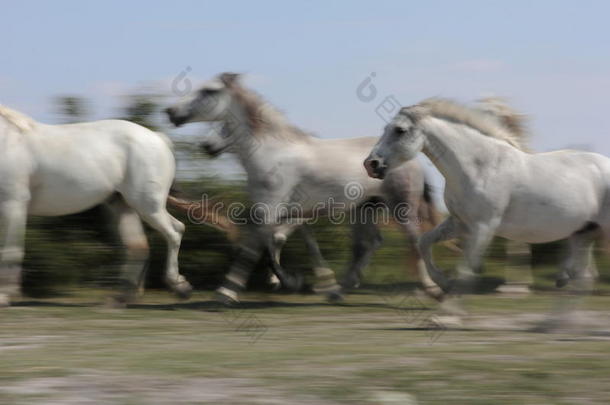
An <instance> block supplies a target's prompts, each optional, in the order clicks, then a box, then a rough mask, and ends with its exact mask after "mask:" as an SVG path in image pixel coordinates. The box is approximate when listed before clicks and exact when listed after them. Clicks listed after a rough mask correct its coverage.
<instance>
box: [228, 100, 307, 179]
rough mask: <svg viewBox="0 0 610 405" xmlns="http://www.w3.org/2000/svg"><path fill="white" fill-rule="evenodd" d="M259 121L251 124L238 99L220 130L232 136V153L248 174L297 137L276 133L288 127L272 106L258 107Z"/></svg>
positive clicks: (276, 154)
mask: <svg viewBox="0 0 610 405" xmlns="http://www.w3.org/2000/svg"><path fill="white" fill-rule="evenodd" d="M262 108H263V109H266V111H263V112H262V116H261V119H262V121H263V122H262V123H261V126H260V127H258V128H253V126H252V121H251V119H250V118H249V116H248V111H247V108H246V107H245V106H244V105H242V104H241V103H239V102H234V103H233V104H232V106H231V108H230V114H229V115H228V116H227V118H226V119H225V120H224V122H223V128H222V130H223V131H228V133H230V134H232V135H233V136H236V139H238V141H237V145H236V148H235V149H234V153H235V154H236V155H237V157H238V159H239V161H240V163H241V164H242V166H243V167H244V168H245V169H246V172H247V173H248V175H249V176H250V175H251V174H252V173H253V172H256V173H259V172H260V171H261V170H265V169H266V168H268V167H269V166H270V165H273V162H274V161H275V159H276V158H277V157H278V155H279V154H280V153H279V152H281V150H282V149H286V148H290V147H292V146H294V144H295V143H296V142H299V140H298V139H297V138H296V137H295V139H286V138H285V137H282V136H281V135H278V134H280V133H281V132H282V131H292V130H293V129H292V128H291V127H290V125H289V124H288V122H286V120H285V118H284V117H283V116H282V115H281V114H280V113H279V112H277V111H275V110H274V109H272V107H268V108H267V107H262Z"/></svg>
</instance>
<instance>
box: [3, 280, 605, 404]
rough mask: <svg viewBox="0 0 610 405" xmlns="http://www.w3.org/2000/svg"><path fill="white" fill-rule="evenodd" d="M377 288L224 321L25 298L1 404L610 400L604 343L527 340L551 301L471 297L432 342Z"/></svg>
mask: <svg viewBox="0 0 610 405" xmlns="http://www.w3.org/2000/svg"><path fill="white" fill-rule="evenodd" d="M379 291H380V290H364V291H361V292H359V293H358V294H353V295H351V296H349V298H348V300H347V301H346V303H345V304H343V305H329V304H326V303H325V302H324V301H323V300H322V299H321V297H318V296H314V295H285V294H263V293H252V294H247V295H245V296H244V299H245V305H244V307H243V308H238V309H231V310H221V311H219V310H218V308H217V307H216V306H215V305H213V304H212V303H211V301H210V293H197V294H195V296H194V297H193V299H192V300H191V301H190V302H183V303H176V302H175V301H174V300H173V298H172V297H171V296H170V295H168V294H166V293H164V292H155V291H150V292H148V293H147V294H146V295H145V297H144V298H143V299H142V300H141V302H139V303H138V304H137V305H133V306H131V307H130V308H128V309H122V310H115V309H107V308H105V307H103V306H101V305H99V303H101V302H103V297H104V295H105V294H106V291H96V290H77V291H75V292H74V293H73V294H70V295H69V296H66V297H62V298H54V299H44V300H23V301H21V302H17V305H16V306H14V307H11V308H8V309H5V310H2V312H1V313H0V356H1V357H0V358H1V359H2V361H0V403H2V404H4V403H6V404H13V403H15V404H28V403H35V402H38V403H46V402H53V401H55V402H54V403H69V402H70V401H72V402H73V403H82V402H84V400H85V399H87V398H94V399H96V400H97V401H98V402H105V403H118V404H148V403H199V404H201V403H210V404H212V403H214V404H225V403H226V404H233V403H234V404H249V403H252V404H274V403H290V404H341V403H354V404H383V403H408V401H409V400H412V399H414V398H415V399H416V401H417V403H421V404H437V403H438V404H442V403H447V402H449V401H450V402H451V403H454V404H516V403H519V404H521V403H523V404H541V403H544V404H575V403H599V404H605V403H608V402H609V401H610V386H608V384H607V377H608V375H610V361H608V355H609V354H610V345H609V344H608V339H609V338H608V337H607V336H606V335H605V334H587V333H586V332H582V333H579V332H571V333H565V334H540V333H531V332H527V327H528V326H529V324H528V323H527V322H526V321H524V320H523V319H522V317H524V316H525V315H528V316H529V315H531V318H532V319H534V318H535V317H536V316H542V314H544V313H545V311H547V310H548V309H549V308H551V306H552V302H553V299H554V298H555V297H553V296H551V295H533V296H530V297H527V298H515V299H511V298H506V297H501V296H496V295H476V296H471V297H468V299H467V307H468V308H469V309H470V310H471V312H472V318H471V319H472V323H471V326H469V327H468V328H467V329H463V330H447V331H444V332H443V333H436V332H435V331H434V330H429V329H425V328H423V326H425V323H424V322H423V321H425V319H427V318H428V317H429V316H431V315H433V314H434V313H435V312H434V303H432V302H431V301H427V300H426V299H425V298H422V299H414V298H413V297H411V296H410V295H409V294H410V293H409V292H408V291H392V293H391V294H392V295H384V294H385V293H382V292H379ZM609 305H610V297H605V296H594V297H590V298H588V299H587V300H586V302H585V303H584V306H583V308H582V309H583V310H585V309H586V310H587V311H586V312H583V313H585V314H587V316H589V317H593V320H594V321H593V323H594V327H596V328H598V329H599V328H602V329H603V328H604V327H605V326H607V322H608V319H609V317H608V315H607V310H606V308H608V306H609ZM524 319H525V318H524ZM527 319H529V318H527ZM498 324H499V325H508V326H507V327H497V325H498ZM467 326H468V323H467ZM392 401H395V402H392ZM396 401H397V402H396ZM405 401H406V402H405Z"/></svg>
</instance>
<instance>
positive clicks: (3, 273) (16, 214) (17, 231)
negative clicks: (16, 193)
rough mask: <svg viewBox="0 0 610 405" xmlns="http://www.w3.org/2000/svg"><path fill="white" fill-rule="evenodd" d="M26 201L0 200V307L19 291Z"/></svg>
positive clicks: (7, 303) (8, 303)
mask: <svg viewBox="0 0 610 405" xmlns="http://www.w3.org/2000/svg"><path fill="white" fill-rule="evenodd" d="M26 220H27V202H26V201H18V200H10V201H3V202H0V243H1V245H0V307H1V306H8V305H10V298H11V297H14V296H17V295H19V293H20V291H21V262H22V261H23V256H24V247H23V244H24V234H25V224H26Z"/></svg>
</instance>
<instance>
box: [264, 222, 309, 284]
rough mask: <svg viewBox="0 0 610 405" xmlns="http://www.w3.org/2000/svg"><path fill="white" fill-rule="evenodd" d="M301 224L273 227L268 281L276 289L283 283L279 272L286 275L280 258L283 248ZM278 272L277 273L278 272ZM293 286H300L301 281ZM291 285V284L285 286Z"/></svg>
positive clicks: (283, 275) (269, 248)
mask: <svg viewBox="0 0 610 405" xmlns="http://www.w3.org/2000/svg"><path fill="white" fill-rule="evenodd" d="M299 226H301V224H288V223H287V224H281V225H279V226H277V227H275V228H274V229H273V236H272V238H271V241H270V243H269V246H268V250H269V256H270V257H271V263H270V264H271V269H270V270H269V271H268V282H269V284H270V285H272V286H273V289H274V290H277V289H279V288H280V286H281V285H282V281H281V280H280V277H278V274H280V275H281V276H282V277H284V278H285V277H286V272H285V271H284V269H283V268H282V266H281V265H280V259H281V255H282V249H283V248H284V245H285V244H286V241H287V240H288V237H289V236H290V235H291V234H292V233H293V232H294V231H295V229H297V227H299ZM276 273H277V274H276ZM296 284H299V285H293V286H292V287H293V288H294V287H298V288H300V284H301V282H298V283H296ZM285 287H290V286H285Z"/></svg>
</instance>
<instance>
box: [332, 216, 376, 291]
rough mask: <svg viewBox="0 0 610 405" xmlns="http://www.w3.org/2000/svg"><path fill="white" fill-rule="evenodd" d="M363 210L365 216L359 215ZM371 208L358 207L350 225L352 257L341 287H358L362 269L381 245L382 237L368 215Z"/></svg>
mask: <svg viewBox="0 0 610 405" xmlns="http://www.w3.org/2000/svg"><path fill="white" fill-rule="evenodd" d="M363 210H364V213H365V214H366V217H365V218H361V216H362V215H360V214H361V213H362V212H363ZM372 211H373V210H370V209H366V207H364V208H363V207H362V206H360V207H359V212H358V213H357V214H356V215H357V218H359V219H363V221H357V222H355V223H354V224H353V225H352V258H351V261H350V264H349V267H348V269H347V271H346V273H345V277H344V278H343V283H342V285H343V287H345V288H358V287H359V286H360V280H361V278H362V270H363V269H364V268H365V267H366V266H367V265H368V264H369V262H370V261H371V257H372V256H373V253H374V252H375V250H377V249H378V248H379V246H381V243H382V241H383V238H382V236H381V233H380V232H379V229H378V228H377V225H376V224H375V223H374V221H373V218H371V217H370V215H368V214H369V213H371V212H372Z"/></svg>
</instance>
